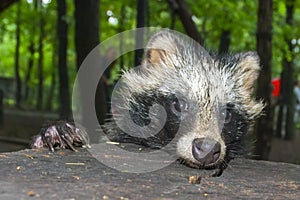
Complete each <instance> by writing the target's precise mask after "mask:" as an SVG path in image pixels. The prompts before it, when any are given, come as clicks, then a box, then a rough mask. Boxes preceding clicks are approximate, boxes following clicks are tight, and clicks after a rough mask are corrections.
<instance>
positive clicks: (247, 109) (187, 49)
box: [33, 30, 263, 176]
mask: <svg viewBox="0 0 300 200" xmlns="http://www.w3.org/2000/svg"><path fill="white" fill-rule="evenodd" d="M259 71H260V66H259V58H258V55H257V54H256V53H255V52H246V53H240V54H236V55H225V56H217V55H215V54H213V53H209V52H207V51H206V50H205V49H204V48H203V47H201V46H200V45H199V44H198V43H196V42H195V41H193V40H191V39H189V38H187V37H185V36H182V35H179V34H176V33H174V32H172V31H169V30H163V31H159V32H157V33H156V34H154V35H153V36H152V37H151V39H150V40H149V42H148V44H147V47H146V50H145V55H144V59H143V62H142V66H141V67H140V68H137V69H135V70H131V71H128V72H125V73H124V75H123V76H122V79H121V84H120V87H118V88H117V90H118V92H116V95H115V98H114V97H113V99H112V113H113V115H114V119H112V120H111V121H110V122H107V123H106V124H105V125H104V131H105V132H106V134H107V136H108V137H109V138H110V140H112V141H118V142H131V143H136V144H140V145H144V146H149V147H151V148H166V149H173V150H175V151H176V155H177V156H178V157H179V158H180V160H181V161H182V163H184V164H186V165H188V166H190V167H194V168H200V169H218V170H217V173H216V174H215V176H220V175H221V174H222V172H223V170H224V169H225V168H226V167H227V164H228V162H229V161H230V160H231V159H233V158H235V157H238V156H240V155H243V154H244V153H245V146H244V139H245V135H246V133H247V132H248V130H249V128H251V126H252V125H253V123H254V121H255V119H256V118H257V117H258V116H259V115H260V113H261V111H262V109H263V105H262V103H261V102H257V101H255V100H253V99H252V95H253V86H254V83H255V81H256V79H257V77H258V74H259ZM114 99H116V100H115V101H114ZM156 105H159V106H156ZM161 110H163V111H162V112H161ZM127 113H129V114H127ZM39 142H40V141H39ZM50 143H51V142H50ZM68 143H72V141H69V142H68ZM33 144H34V142H33ZM40 146H43V144H42V145H40ZM44 146H49V145H48V144H44ZM65 146H66V147H68V144H66V145H65ZM33 147H34V145H33Z"/></svg>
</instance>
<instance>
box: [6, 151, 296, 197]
mask: <svg viewBox="0 0 300 200" xmlns="http://www.w3.org/2000/svg"><path fill="white" fill-rule="evenodd" d="M0 163H1V168H0V173H1V174H0V175H1V179H0V185H1V187H0V199H299V198H300V187H299V186H300V166H299V165H293V164H286V163H275V162H266V161H254V160H249V159H236V160H234V161H232V162H231V163H230V167H229V168H228V169H226V170H225V172H224V173H223V175H222V176H221V177H218V178H202V180H201V183H200V184H191V183H189V181H188V177H189V176H191V175H197V174H201V173H200V171H199V170H197V169H191V168H189V167H186V166H184V165H181V164H179V163H177V162H175V163H173V164H171V165H169V166H167V167H165V168H163V169H160V170H158V171H155V172H150V173H141V174H131V173H124V172H123V173H122V172H119V171H117V170H114V169H111V168H109V167H107V166H105V165H103V164H102V163H101V162H99V161H97V160H96V159H95V158H94V157H93V156H91V154H90V153H89V152H88V151H87V150H86V149H79V151H78V152H77V153H75V152H72V151H70V150H59V151H57V152H55V153H49V152H48V151H47V150H22V151H18V152H12V153H2V154H0Z"/></svg>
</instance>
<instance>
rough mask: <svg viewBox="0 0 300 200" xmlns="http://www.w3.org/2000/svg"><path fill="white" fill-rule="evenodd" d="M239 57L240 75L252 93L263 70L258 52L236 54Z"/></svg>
mask: <svg viewBox="0 0 300 200" xmlns="http://www.w3.org/2000/svg"><path fill="white" fill-rule="evenodd" d="M236 58H237V59H238V62H237V71H238V76H239V77H240V79H241V80H242V81H243V87H244V89H245V90H246V91H248V92H249V93H250V94H252V93H253V86H254V83H255V81H256V79H257V78H258V75H259V72H260V70H261V67H260V60H259V56H258V55H257V53H256V52H251V51H250V52H245V53H240V54H237V55H236Z"/></svg>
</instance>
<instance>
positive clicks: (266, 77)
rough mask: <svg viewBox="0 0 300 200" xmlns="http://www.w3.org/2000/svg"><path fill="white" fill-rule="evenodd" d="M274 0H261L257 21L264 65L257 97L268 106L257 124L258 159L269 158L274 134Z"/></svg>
mask: <svg viewBox="0 0 300 200" xmlns="http://www.w3.org/2000/svg"><path fill="white" fill-rule="evenodd" d="M272 10H273V2H272V0H259V7H258V23H257V47H256V48H257V52H258V55H259V57H260V64H261V66H263V68H262V70H261V74H260V76H259V78H258V87H257V98H258V99H262V100H263V101H264V102H265V104H266V107H265V109H264V115H263V116H262V117H261V118H260V119H259V120H258V121H257V123H256V126H255V130H254V131H255V135H256V140H257V141H256V149H255V155H256V156H257V157H256V158H257V159H268V155H269V152H270V147H271V144H270V143H271V138H272V134H273V129H272V122H273V112H272V109H271V106H270V103H271V85H270V84H271V69H272V65H271V64H272V63H271V61H272Z"/></svg>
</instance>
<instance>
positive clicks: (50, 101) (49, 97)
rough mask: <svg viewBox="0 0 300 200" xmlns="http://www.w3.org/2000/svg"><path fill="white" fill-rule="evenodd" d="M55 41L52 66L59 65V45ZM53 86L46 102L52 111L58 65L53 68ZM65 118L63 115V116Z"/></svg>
mask: <svg viewBox="0 0 300 200" xmlns="http://www.w3.org/2000/svg"><path fill="white" fill-rule="evenodd" d="M53 43H54V45H53V46H54V48H53V49H54V51H53V56H52V57H53V60H52V66H57V65H58V64H57V57H58V53H57V45H56V40H55V41H54V42H53ZM51 70H52V71H51V86H50V89H49V92H48V95H47V102H46V106H45V108H46V110H47V111H52V109H53V99H54V94H55V88H56V76H57V71H58V69H57V68H56V67H53V68H52V69H51ZM61 118H63V117H61Z"/></svg>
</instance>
